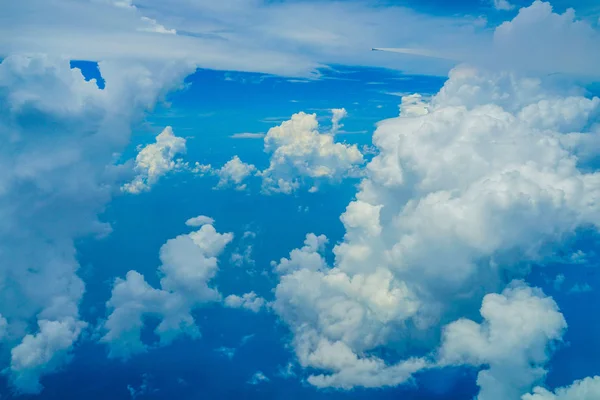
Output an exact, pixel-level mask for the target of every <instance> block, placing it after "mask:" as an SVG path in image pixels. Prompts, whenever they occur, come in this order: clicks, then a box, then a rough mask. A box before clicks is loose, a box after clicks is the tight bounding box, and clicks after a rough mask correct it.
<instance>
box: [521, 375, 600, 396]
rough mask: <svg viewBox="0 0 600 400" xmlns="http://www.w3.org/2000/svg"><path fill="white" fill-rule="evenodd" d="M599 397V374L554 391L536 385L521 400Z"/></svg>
mask: <svg viewBox="0 0 600 400" xmlns="http://www.w3.org/2000/svg"><path fill="white" fill-rule="evenodd" d="M598 398H600V376H594V377H593V378H591V377H588V378H585V379H582V380H579V381H575V382H573V384H572V385H571V386H567V387H563V388H558V389H556V391H555V392H554V393H552V392H550V391H548V390H546V389H544V388H541V387H536V388H535V389H534V390H533V393H532V394H526V395H524V396H523V397H522V398H521V399H522V400H596V399H598Z"/></svg>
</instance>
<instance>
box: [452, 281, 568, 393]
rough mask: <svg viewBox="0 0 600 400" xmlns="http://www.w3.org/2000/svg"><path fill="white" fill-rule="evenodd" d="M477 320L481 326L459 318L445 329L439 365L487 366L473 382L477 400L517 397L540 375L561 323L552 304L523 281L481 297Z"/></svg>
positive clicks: (564, 323) (563, 328) (562, 325)
mask: <svg viewBox="0 0 600 400" xmlns="http://www.w3.org/2000/svg"><path fill="white" fill-rule="evenodd" d="M481 316H482V317H483V322H482V323H480V324H478V323H476V322H474V321H471V320H468V319H460V320H458V321H455V322H453V323H451V324H449V325H448V326H446V327H445V328H444V330H443V335H442V346H441V349H440V358H441V363H442V364H446V365H448V364H450V365H461V364H469V365H473V366H481V365H486V366H487V367H486V369H484V370H483V371H481V372H479V376H478V378H477V384H478V385H479V387H480V389H481V390H480V392H479V395H478V397H477V398H478V399H479V400H504V399H518V398H519V396H521V395H522V394H524V393H527V392H528V391H529V390H531V387H532V386H533V384H534V383H536V382H539V381H540V380H541V379H542V378H543V377H544V376H545V374H546V370H545V369H544V365H545V363H546V362H547V361H548V358H549V348H550V346H551V345H552V344H553V342H554V341H557V340H560V339H561V337H562V334H563V332H564V330H565V328H566V327H567V324H566V322H565V319H564V317H563V315H562V314H561V313H560V311H559V310H558V306H557V305H556V303H555V302H554V300H552V299H551V298H550V297H546V296H545V295H544V294H543V293H542V291H541V290H539V289H532V288H530V287H527V286H525V285H524V284H523V283H522V282H515V283H514V284H513V285H512V286H511V287H509V288H507V289H505V290H504V292H502V294H488V295H486V296H485V297H484V298H483V303H482V305H481Z"/></svg>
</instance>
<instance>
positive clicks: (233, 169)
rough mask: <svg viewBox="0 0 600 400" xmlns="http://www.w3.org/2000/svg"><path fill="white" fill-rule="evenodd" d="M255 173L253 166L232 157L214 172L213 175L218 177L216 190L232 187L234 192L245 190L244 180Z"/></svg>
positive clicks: (236, 157)
mask: <svg viewBox="0 0 600 400" xmlns="http://www.w3.org/2000/svg"><path fill="white" fill-rule="evenodd" d="M255 171H256V167H255V166H254V165H252V164H246V163H245V162H243V161H242V160H240V158H239V157H238V156H234V157H233V158H232V159H231V160H229V161H227V162H226V163H225V165H223V166H222V167H221V168H219V169H217V170H215V171H214V174H215V175H217V176H218V177H219V183H217V188H222V187H226V186H228V185H234V186H235V188H236V190H245V189H246V184H244V183H243V182H244V180H245V179H246V178H247V177H249V176H250V175H251V174H252V173H253V172H255Z"/></svg>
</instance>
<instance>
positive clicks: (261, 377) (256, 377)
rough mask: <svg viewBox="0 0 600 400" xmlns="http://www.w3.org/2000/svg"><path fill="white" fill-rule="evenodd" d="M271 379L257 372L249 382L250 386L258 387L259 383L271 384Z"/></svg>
mask: <svg viewBox="0 0 600 400" xmlns="http://www.w3.org/2000/svg"><path fill="white" fill-rule="evenodd" d="M269 381H270V379H269V378H268V377H267V376H266V375H265V374H263V373H262V372H261V371H256V373H255V374H254V375H252V377H251V378H250V379H249V380H248V383H249V384H250V385H258V384H259V383H264V382H269Z"/></svg>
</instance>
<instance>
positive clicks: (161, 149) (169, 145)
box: [122, 126, 186, 194]
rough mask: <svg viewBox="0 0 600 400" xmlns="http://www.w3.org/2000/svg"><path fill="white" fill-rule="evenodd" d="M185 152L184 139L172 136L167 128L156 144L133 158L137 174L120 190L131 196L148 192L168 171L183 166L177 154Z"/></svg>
mask: <svg viewBox="0 0 600 400" xmlns="http://www.w3.org/2000/svg"><path fill="white" fill-rule="evenodd" d="M185 152H186V146H185V139H184V138H181V137H177V136H175V135H174V134H173V129H172V128H171V127H170V126H167V127H166V128H165V129H164V130H163V131H162V132H161V133H159V134H158V136H156V142H155V143H151V144H148V145H146V146H144V147H143V148H142V149H141V150H140V152H139V153H138V155H137V156H136V158H135V166H134V170H135V172H136V173H137V174H136V176H135V178H134V179H133V181H131V182H130V183H126V184H125V185H123V187H122V190H123V191H124V192H128V193H131V194H139V193H141V192H144V191H147V190H150V187H151V186H152V185H154V184H156V183H157V182H158V180H159V179H160V178H161V177H162V176H164V175H166V174H167V173H169V172H170V171H173V170H176V169H180V168H182V167H183V166H184V164H183V162H182V160H181V159H177V160H176V159H175V157H176V156H177V155H178V154H183V153H185Z"/></svg>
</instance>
